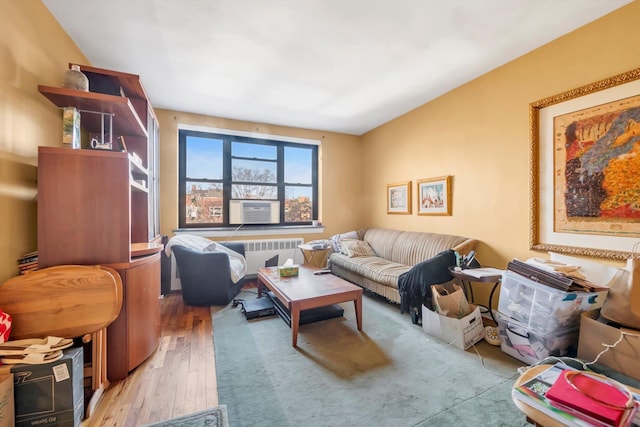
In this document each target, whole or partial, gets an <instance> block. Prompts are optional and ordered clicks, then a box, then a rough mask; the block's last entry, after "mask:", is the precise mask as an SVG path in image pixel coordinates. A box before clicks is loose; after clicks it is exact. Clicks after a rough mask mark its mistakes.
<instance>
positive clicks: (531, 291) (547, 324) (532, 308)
mask: <svg viewBox="0 0 640 427" xmlns="http://www.w3.org/2000/svg"><path fill="white" fill-rule="evenodd" d="M606 297H607V291H600V292H582V291H571V292H565V291H562V290H560V289H555V288H552V287H550V286H547V285H544V284H541V283H538V282H534V281H533V280H531V279H528V278H526V277H524V276H522V275H520V274H518V273H514V272H513V271H511V270H505V271H504V272H503V274H502V285H501V287H500V300H499V302H498V311H499V312H500V313H502V314H503V315H505V316H507V317H510V318H511V319H513V320H516V321H518V322H521V323H523V324H524V325H525V326H526V328H527V329H530V330H532V331H534V332H538V333H542V334H545V333H550V332H554V331H558V330H567V329H572V328H577V327H579V326H580V315H581V314H582V312H584V311H588V310H595V309H597V308H600V307H602V304H603V303H604V300H605V298H606Z"/></svg>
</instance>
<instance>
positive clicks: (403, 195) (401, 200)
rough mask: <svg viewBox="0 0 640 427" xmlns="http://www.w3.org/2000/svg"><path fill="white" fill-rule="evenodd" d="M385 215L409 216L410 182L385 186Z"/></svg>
mask: <svg viewBox="0 0 640 427" xmlns="http://www.w3.org/2000/svg"><path fill="white" fill-rule="evenodd" d="M387 213H388V214H411V181H407V182H399V183H395V184H387Z"/></svg>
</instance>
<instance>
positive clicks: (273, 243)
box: [171, 237, 304, 291]
mask: <svg viewBox="0 0 640 427" xmlns="http://www.w3.org/2000/svg"><path fill="white" fill-rule="evenodd" d="M234 243H243V244H244V256H245V258H246V260H247V274H246V276H248V277H255V276H257V275H258V268H260V267H264V262H265V261H266V260H267V259H269V258H271V257H272V256H274V255H276V254H278V264H280V265H282V264H284V262H285V261H286V260H287V259H289V258H291V259H292V260H293V262H294V264H302V262H303V257H302V252H301V251H300V250H299V249H298V246H299V245H301V244H303V243H304V239H303V238H302V237H293V238H288V239H258V240H243V241H234ZM180 289H182V285H181V284H180V276H179V275H178V268H177V266H176V258H175V256H174V255H173V252H172V253H171V290H172V291H176V290H180Z"/></svg>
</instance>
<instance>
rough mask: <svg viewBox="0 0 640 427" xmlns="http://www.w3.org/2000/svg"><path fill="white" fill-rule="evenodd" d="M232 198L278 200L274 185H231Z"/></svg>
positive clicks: (276, 189) (276, 188)
mask: <svg viewBox="0 0 640 427" xmlns="http://www.w3.org/2000/svg"><path fill="white" fill-rule="evenodd" d="M231 198H232V199H257V200H278V187H276V186H275V185H240V184H234V185H232V186H231Z"/></svg>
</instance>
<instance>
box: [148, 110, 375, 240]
mask: <svg viewBox="0 0 640 427" xmlns="http://www.w3.org/2000/svg"><path fill="white" fill-rule="evenodd" d="M156 115H157V116H158V121H159V122H160V146H161V147H160V175H161V176H160V204H161V209H160V212H161V215H160V231H161V233H162V234H165V235H167V236H172V235H173V230H175V229H176V228H177V227H178V125H191V126H203V127H208V128H220V129H232V130H238V131H244V132H255V133H262V134H267V135H279V136H288V137H297V138H306V139H313V140H318V141H321V142H320V149H319V157H320V158H319V164H320V170H319V182H320V185H319V199H320V209H319V217H318V218H319V219H320V220H321V221H322V223H323V224H324V225H325V227H326V228H325V231H324V234H322V235H317V234H310V235H305V234H302V233H300V234H296V236H298V235H300V236H303V237H304V239H305V241H306V240H314V239H320V238H324V237H329V236H331V235H333V234H336V233H342V232H344V231H347V230H352V229H355V228H358V227H362V226H364V225H366V223H365V221H364V218H365V215H364V212H363V210H362V207H363V206H364V204H363V202H362V200H363V191H362V180H361V176H362V175H363V167H362V142H361V139H360V138H359V137H357V136H353V135H345V134H340V133H332V132H320V131H314V130H306V129H296V128H290V127H283V126H275V125H267V124H263V123H251V122H243V121H237V120H230V119H222V118H217V117H209V116H201V115H197V114H188V113H180V112H176V111H169V110H156ZM270 237H274V238H277V237H279V236H270ZM243 238H246V236H243Z"/></svg>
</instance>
